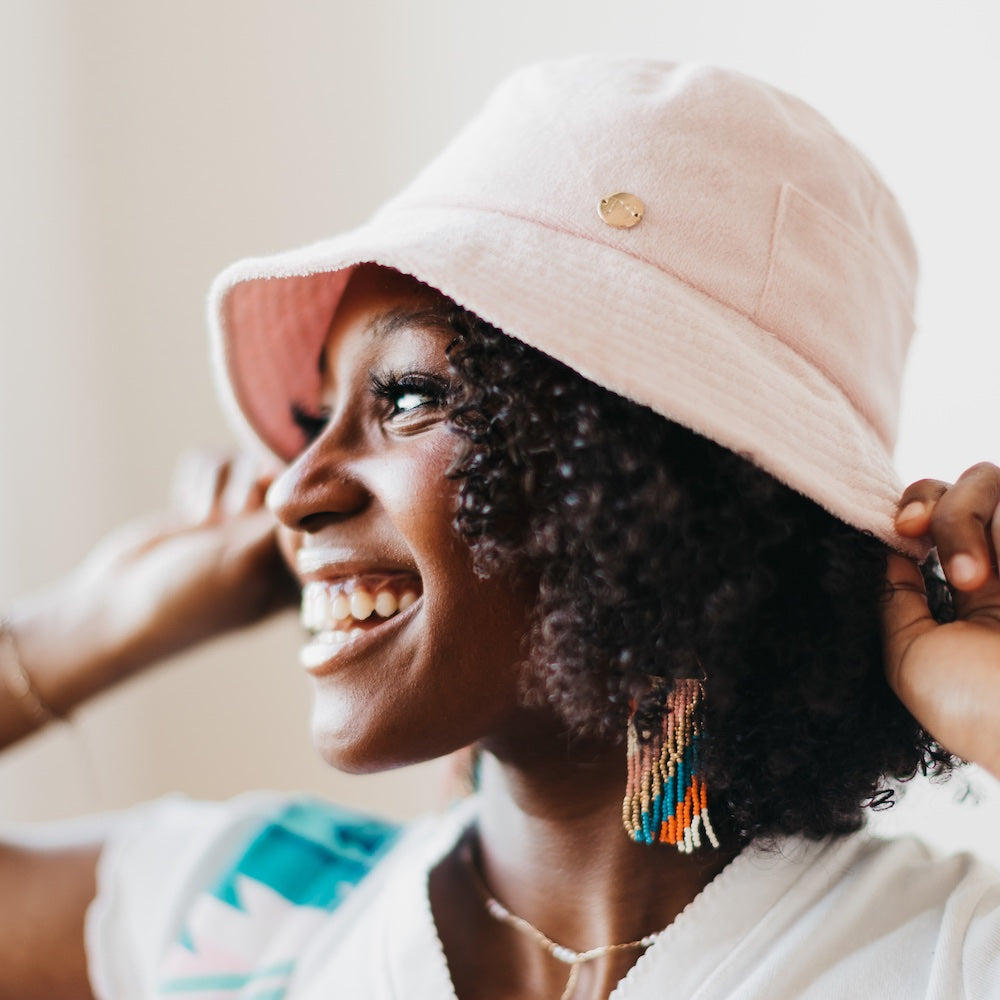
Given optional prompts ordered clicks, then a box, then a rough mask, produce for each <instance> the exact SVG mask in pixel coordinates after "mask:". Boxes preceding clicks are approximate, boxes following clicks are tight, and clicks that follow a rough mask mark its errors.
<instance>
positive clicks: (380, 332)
mask: <svg viewBox="0 0 1000 1000" xmlns="http://www.w3.org/2000/svg"><path fill="white" fill-rule="evenodd" d="M453 309H454V306H452V305H451V304H450V303H449V304H448V306H447V307H442V306H428V307H427V308H425V309H404V308H402V307H397V308H396V309H390V310H388V311H387V312H384V313H382V314H381V315H379V316H376V317H375V319H374V320H372V322H371V323H369V324H368V332H369V333H370V334H371V335H372V337H373V338H374V339H375V340H384V339H385V338H386V337H391V336H392V335H393V334H394V333H396V332H397V331H399V330H401V329H402V328H403V327H407V326H423V327H438V328H439V329H440V328H442V327H443V328H447V329H451V312H452V310H453Z"/></svg>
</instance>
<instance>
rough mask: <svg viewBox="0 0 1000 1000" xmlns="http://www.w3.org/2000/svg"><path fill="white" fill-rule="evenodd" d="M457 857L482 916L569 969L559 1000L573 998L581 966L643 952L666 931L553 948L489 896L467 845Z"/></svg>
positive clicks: (546, 939)
mask: <svg viewBox="0 0 1000 1000" xmlns="http://www.w3.org/2000/svg"><path fill="white" fill-rule="evenodd" d="M460 857H461V860H462V862H463V864H464V865H465V867H466V868H467V869H468V871H469V876H470V878H471V880H472V884H473V885H474V886H475V887H476V891H477V892H478V893H479V895H480V896H481V897H482V899H483V903H484V905H485V906H486V912H487V913H489V915H490V916H491V917H493V919H494V920H497V921H499V922H500V923H501V924H506V925H507V926H508V927H513V928H514V929H515V930H516V931H520V933H522V934H524V935H525V936H526V937H529V938H531V940H532V941H534V942H535V943H536V944H537V945H539V946H540V947H542V948H543V949H544V950H545V951H547V952H548V953H549V954H550V955H551V956H552V957H553V958H554V959H556V960H557V961H559V962H562V963H563V964H564V965H568V966H569V979H568V980H567V981H566V988H565V989H564V990H563V992H562V995H561V996H560V998H559V1000H570V998H571V997H572V996H573V990H574V989H575V988H576V981H577V978H578V977H579V973H580V966H581V965H584V964H585V963H586V962H592V961H593V960H594V959H595V958H601V957H602V956H603V955H610V954H612V953H614V952H616V951H628V950H629V949H632V948H642V949H643V950H645V949H646V948H648V947H649V946H650V945H651V944H653V942H654V941H656V939H657V938H658V937H660V935H661V934H663V933H664V931H666V929H667V928H666V927H664V928H663V929H662V930H659V931H657V932H656V933H655V934H647V935H646V936H645V937H641V938H639V939H638V940H636V941H625V942H623V943H622V944H602V945H601V946H600V947H598V948H589V949H588V950H587V951H574V950H573V949H572V948H567V947H566V946H565V945H561V944H556V942H555V941H553V940H552V939H551V938H549V937H547V936H546V935H545V934H543V933H542V932H541V931H540V930H539V929H538V928H537V927H536V926H535V925H534V924H532V923H529V922H528V921H527V920H525V919H524V917H519V916H518V915H517V914H516V913H511V912H510V910H508V909H507V907H506V906H504V905H503V903H501V902H500V901H499V900H498V899H497V898H496V897H495V896H493V895H492V894H491V893H490V891H489V889H488V888H487V887H486V882H485V881H484V880H483V876H482V875H481V874H480V872H479V868H478V866H477V865H476V862H475V859H474V858H473V856H472V848H471V846H470V845H469V843H468V841H466V843H464V844H463V845H462V847H461V850H460Z"/></svg>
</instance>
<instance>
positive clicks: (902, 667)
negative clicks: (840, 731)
mask: <svg viewBox="0 0 1000 1000" xmlns="http://www.w3.org/2000/svg"><path fill="white" fill-rule="evenodd" d="M896 528H897V529H898V531H899V532H900V534H903V535H906V536H907V537H910V538H923V539H926V540H929V541H931V542H932V543H933V544H934V545H935V546H936V547H937V552H938V558H939V560H940V562H941V565H942V568H943V570H944V573H945V577H946V580H947V582H948V585H949V587H950V588H951V591H952V595H953V599H954V604H955V611H956V615H957V617H956V620H955V621H954V622H952V623H950V624H947V625H939V624H937V622H935V621H934V619H933V618H932V617H931V614H930V611H929V610H928V607H927V600H926V596H925V591H924V583H923V578H922V576H921V574H920V571H919V570H918V569H917V567H916V566H915V565H914V564H913V563H912V562H911V561H910V560H908V559H905V558H904V557H902V556H899V555H895V554H893V555H890V557H889V565H888V573H887V577H888V581H889V585H890V588H891V592H890V596H889V598H888V600H887V602H886V605H885V608H884V613H883V628H884V640H885V651H886V673H887V676H888V679H889V683H890V685H891V686H892V689H893V690H894V691H895V692H896V694H897V695H898V696H899V698H900V700H901V701H902V702H903V704H904V705H906V707H907V708H908V709H909V710H910V712H911V713H912V714H913V716H914V717H915V718H916V719H917V721H918V722H920V724H921V725H922V726H923V727H924V728H925V729H926V730H927V731H928V732H929V733H930V734H931V735H932V736H933V737H934V738H935V739H936V740H937V741H938V742H939V743H940V744H941V745H942V746H944V747H946V748H947V749H948V750H949V751H950V752H951V753H953V754H955V755H956V756H958V757H961V758H963V759H965V760H970V761H974V762H976V763H978V764H981V765H982V766H983V767H985V768H987V769H988V770H990V771H991V772H992V773H993V774H994V775H996V776H997V777H1000V576H998V574H997V552H998V551H1000V468H997V467H996V466H995V465H989V464H986V463H984V464H981V465H976V466H973V467H972V468H971V469H969V470H968V471H967V472H965V473H963V475H962V476H961V477H960V478H959V480H958V482H957V483H955V485H954V486H949V485H948V484H947V483H941V482H937V481H934V480H921V481H920V482H917V483H914V484H912V485H911V486H909V487H907V489H906V491H905V492H904V493H903V496H902V499H901V500H900V504H899V513H898V514H897V515H896Z"/></svg>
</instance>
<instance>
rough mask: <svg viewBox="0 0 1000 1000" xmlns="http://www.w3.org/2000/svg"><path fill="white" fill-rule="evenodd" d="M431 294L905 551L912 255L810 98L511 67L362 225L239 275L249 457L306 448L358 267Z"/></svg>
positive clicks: (231, 355)
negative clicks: (903, 470)
mask: <svg viewBox="0 0 1000 1000" xmlns="http://www.w3.org/2000/svg"><path fill="white" fill-rule="evenodd" d="M363 262H374V263H377V264H380V265H384V266H386V267H391V268H395V269H397V270H399V271H402V272H405V273H407V274H409V275H412V276H414V277H416V278H417V279H419V280H420V281H423V282H425V283H427V284H428V285H431V286H433V287H434V288H437V289H439V290H440V291H441V292H443V293H444V294H445V295H447V296H449V297H450V298H452V299H454V300H455V301H456V302H457V303H459V304H460V305H461V306H463V307H465V308H467V309H469V310H471V311H472V312H474V313H476V314H477V315H479V316H480V317H482V318H483V319H485V320H486V321H487V322H489V323H492V324H494V325H495V326H497V327H499V328H500V329H502V330H503V331H504V332H505V333H507V334H508V335H510V336H512V337H516V338H518V339H520V340H522V341H524V342H525V343H527V344H529V345H530V346H532V347H535V348H538V349H539V350H541V351H543V352H545V353H546V354H548V355H550V356H552V357H554V358H556V359H558V360H559V361H561V362H563V363H565V364H567V365H569V366H570V367H572V368H574V369H575V370H576V371H578V372H579V373H580V374H581V375H583V376H585V377H586V378H588V379H591V380H593V381H594V382H597V383H599V384H600V385H602V386H605V387H606V388H608V389H610V390H613V391H614V392H616V393H620V394H621V395H623V396H626V397H628V398H630V399H632V400H634V401H635V402H637V403H640V404H643V405H645V406H648V407H650V408H652V409H653V410H655V411H657V412H658V413H661V414H662V415H663V416H665V417H668V418H669V419H671V420H674V421H677V422H678V423H680V424H683V425H685V426H686V427H688V428H690V429H692V430H694V431H696V432H698V433H700V434H703V435H705V436H707V437H709V438H712V439H714V440H715V441H717V442H718V443H720V444H722V445H724V446H726V447H727V448H730V449H732V450H733V451H736V452H738V453H739V454H741V455H743V456H745V457H746V458H748V459H749V460H750V461H752V462H754V463H755V464H756V465H758V466H760V467H761V468H763V469H764V470H766V471H767V472H769V473H770V474H771V475H773V476H774V477H776V478H777V479H779V480H781V481H782V482H784V483H786V484H787V485H789V486H791V487H792V488H794V489H796V490H798V491H799V492H801V493H803V494H804V495H806V496H808V497H810V498H812V499H813V500H814V501H816V502H817V503H819V504H820V505H821V506H823V507H825V508H826V509H827V510H829V511H830V512H831V513H833V514H834V515H836V516H837V517H839V518H841V519H842V520H844V521H846V522H848V523H849V524H852V525H855V526H857V527H859V528H861V529H864V530H867V531H870V532H872V533H873V534H875V535H876V536H878V537H879V538H881V539H883V540H884V541H886V542H888V543H889V544H891V545H893V546H894V547H896V548H897V549H900V550H901V551H905V552H909V553H910V554H914V555H922V554H924V551H923V550H922V549H921V548H920V547H919V545H917V544H916V543H914V542H913V541H912V540H908V539H904V538H902V537H900V536H899V535H897V533H896V532H895V530H894V528H893V521H892V519H893V514H894V511H895V505H896V501H897V498H898V496H899V493H900V482H899V480H898V478H897V475H896V473H895V471H894V468H893V464H892V449H893V446H894V442H895V438H896V430H897V415H898V404H899V392H900V382H901V376H902V369H903V363H904V359H905V355H906V351H907V347H908V344H909V341H910V338H911V335H912V332H913V320H912V309H913V297H914V289H915V282H916V269H917V268H916V255H915V251H914V247H913V242H912V239H911V237H910V234H909V232H908V229H907V226H906V223H905V221H904V219H903V217H902V214H901V212H900V210H899V207H898V205H897V203H896V200H895V199H894V197H893V196H892V194H891V192H890V191H889V190H888V188H887V187H886V185H885V184H884V183H883V182H882V180H881V179H880V178H879V176H878V174H877V173H876V171H875V170H874V169H873V167H872V166H871V164H870V163H869V162H868V161H867V160H866V159H865V158H864V157H863V156H862V155H861V154H860V153H859V152H858V151H857V150H856V149H855V148H854V147H853V146H852V145H851V144H850V143H848V142H847V141H846V140H845V139H844V138H843V137H842V136H841V135H839V134H838V133H837V132H836V131H835V129H834V128H833V127H832V126H831V125H830V123H829V122H828V121H827V120H826V119H825V118H824V117H822V116H821V115H820V114H819V113H817V112H816V111H815V110H814V109H812V108H811V107H809V106H808V105H807V104H805V103H803V102H802V101H800V100H798V99H796V98H794V97H792V96H790V95H788V94H785V93H783V92H781V91H780V90H777V89H775V88H774V87H772V86H770V85H768V84H766V83H763V82H760V81H758V80H755V79H752V78H750V77H748V76H745V75H742V74H739V73H735V72H731V71H727V70H722V69H717V68H713V67H708V66H702V65H678V64H674V63H668V62H661V61H650V60H640V59H627V58H618V57H605V56H592V57H581V58H576V59H572V60H568V61H558V62H549V63H544V64H540V65H536V66H532V67H528V68H526V69H523V70H520V71H518V72H516V73H515V74H514V75H513V76H511V77H510V78H508V79H507V81H506V82H504V83H503V84H501V86H500V87H499V88H498V89H497V90H496V91H495V92H494V94H493V95H492V97H491V98H490V99H489V101H488V102H487V104H486V106H485V108H484V109H483V110H482V112H481V113H480V114H479V115H478V116H477V117H476V118H474V119H473V120H472V122H471V123H470V124H469V125H468V126H466V128H465V129H464V130H462V131H461V132H460V133H459V135H458V136H457V137H456V138H455V139H454V140H453V141H452V142H451V143H450V144H449V145H448V146H446V148H445V149H444V151H443V152H442V153H441V154H440V155H439V156H438V157H437V158H436V159H434V160H433V161H432V162H431V163H430V164H429V165H428V166H427V167H426V168H425V169H424V170H423V171H422V172H421V173H420V174H419V175H418V176H417V177H416V179H415V180H414V181H413V182H412V183H411V184H410V185H409V186H408V187H406V188H405V189H404V190H403V191H402V192H401V193H400V194H399V195H398V196H396V197H395V198H393V199H392V200H390V201H389V202H388V203H386V204H385V205H384V206H383V207H382V208H381V209H379V210H378V211H377V212H376V213H375V214H374V216H373V217H372V218H371V219H370V221H368V222H367V223H365V224H364V225H362V226H360V227H359V228H357V229H354V230H352V231H350V232H346V233H343V234H341V235H339V236H334V237H332V238H330V239H325V240H322V241H321V242H318V243H314V244H312V245H310V246H306V247H303V248H300V249H297V250H292V251H288V252H285V253H279V254H276V255H273V256H268V257H258V258H251V259H247V260H243V261H240V262H238V263H236V264H233V265H232V266H231V267H229V268H227V269H226V270H225V271H223V272H222V274H221V275H219V277H218V278H217V279H216V281H215V283H214V285H213V286H212V290H211V293H210V297H209V322H210V326H211V332H212V337H213V355H214V361H215V367H216V374H217V381H218V386H219V389H220V394H221V397H222V399H223V402H224V405H225V407H226V409H227V411H228V414H229V416H230V418H231V419H232V422H233V424H234V426H235V427H236V429H237V430H238V432H240V434H241V435H242V436H243V438H244V440H245V441H249V442H251V443H256V444H258V445H263V446H264V447H265V448H266V449H267V450H269V451H270V452H272V453H273V454H274V455H277V456H278V457H279V458H281V459H282V460H286V461H287V460H289V459H291V458H292V457H294V455H295V454H297V453H298V451H300V450H301V448H302V447H303V445H304V439H303V436H302V432H301V431H300V430H299V429H298V427H297V426H296V425H295V423H294V421H293V419H292V408H293V406H298V407H301V408H303V409H305V410H308V411H314V410H316V409H317V408H318V405H319V402H318V400H319V392H320V375H319V366H318V363H317V362H318V359H319V355H320V351H321V349H322V345H323V342H324V340H325V337H326V333H327V330H328V328H329V325H330V322H331V319H332V316H333V313H334V310H335V309H336V306H337V302H338V300H339V298H340V295H341V293H342V292H343V289H344V287H345V285H346V283H347V279H348V277H349V275H350V269H351V268H352V267H353V266H354V265H357V264H360V263H363Z"/></svg>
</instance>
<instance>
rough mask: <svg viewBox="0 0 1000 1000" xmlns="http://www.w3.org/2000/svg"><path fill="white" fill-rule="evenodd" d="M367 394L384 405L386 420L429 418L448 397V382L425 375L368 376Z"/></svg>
mask: <svg viewBox="0 0 1000 1000" xmlns="http://www.w3.org/2000/svg"><path fill="white" fill-rule="evenodd" d="M370 382H371V391H372V395H373V396H375V398H376V399H378V400H380V401H381V402H382V403H383V404H384V414H383V415H384V418H385V419H386V420H406V419H407V418H414V419H415V415H416V414H417V413H422V414H424V415H426V416H431V415H432V412H433V411H436V410H439V409H441V407H442V406H444V404H445V403H446V402H447V400H448V396H449V386H448V380H447V379H444V378H442V377H441V376H440V375H435V374H431V373H429V372H416V371H409V372H402V373H401V372H371V374H370Z"/></svg>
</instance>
